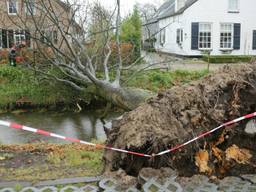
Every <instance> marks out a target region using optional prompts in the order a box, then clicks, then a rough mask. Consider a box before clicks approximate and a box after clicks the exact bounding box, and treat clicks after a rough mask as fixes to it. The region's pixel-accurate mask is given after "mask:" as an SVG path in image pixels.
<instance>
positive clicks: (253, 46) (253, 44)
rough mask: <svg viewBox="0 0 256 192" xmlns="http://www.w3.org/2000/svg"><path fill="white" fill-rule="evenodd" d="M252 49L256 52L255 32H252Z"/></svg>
mask: <svg viewBox="0 0 256 192" xmlns="http://www.w3.org/2000/svg"><path fill="white" fill-rule="evenodd" d="M252 49H253V50H256V30H254V31H253V37H252Z"/></svg>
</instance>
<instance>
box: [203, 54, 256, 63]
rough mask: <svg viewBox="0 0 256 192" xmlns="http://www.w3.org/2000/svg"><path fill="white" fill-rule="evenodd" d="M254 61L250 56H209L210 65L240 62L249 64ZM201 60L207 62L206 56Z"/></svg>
mask: <svg viewBox="0 0 256 192" xmlns="http://www.w3.org/2000/svg"><path fill="white" fill-rule="evenodd" d="M253 59H254V57H252V56H234V55H219V56H210V57H209V62H210V63H240V62H245V63H247V62H250V61H252V60H253ZM203 60H204V61H206V62H208V56H203Z"/></svg>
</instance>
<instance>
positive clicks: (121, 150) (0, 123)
mask: <svg viewBox="0 0 256 192" xmlns="http://www.w3.org/2000/svg"><path fill="white" fill-rule="evenodd" d="M253 117H256V112H254V113H251V114H248V115H245V116H242V117H239V118H237V119H235V120H232V121H229V122H227V123H224V124H222V125H220V126H219V127H216V128H215V129H212V130H211V131H207V132H205V133H202V134H200V135H198V136H197V137H195V138H194V139H191V140H189V141H187V142H186V143H183V144H181V145H177V146H175V147H173V148H171V149H168V150H166V151H163V152H160V153H158V154H153V155H147V154H144V153H138V152H134V151H128V150H124V149H118V148H114V147H111V146H107V145H101V144H95V143H90V142H87V141H83V140H79V139H75V138H71V137H66V136H62V135H58V134H55V133H51V132H48V131H44V130H41V129H35V128H32V127H27V126H24V125H20V124H17V123H10V122H7V121H1V120H0V125H2V126H5V127H10V128H12V129H20V130H24V131H28V132H32V133H36V134H40V135H44V136H49V137H54V138H58V139H62V140H66V141H71V142H73V143H80V144H85V145H88V146H94V147H97V148H102V149H107V150H112V151H117V152H120V153H127V154H131V155H136V156H140V157H149V158H152V157H156V156H162V155H165V154H167V153H171V152H174V151H176V150H178V149H180V148H182V147H185V146H186V145H188V144H190V143H193V142H195V141H197V140H199V139H201V138H203V137H205V136H208V135H210V134H212V133H214V132H216V131H218V130H219V129H221V128H223V127H226V126H229V125H232V124H235V123H238V122H240V121H242V120H245V119H250V118H253Z"/></svg>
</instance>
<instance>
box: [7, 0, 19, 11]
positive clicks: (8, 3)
mask: <svg viewBox="0 0 256 192" xmlns="http://www.w3.org/2000/svg"><path fill="white" fill-rule="evenodd" d="M10 1H15V4H16V13H10ZM7 12H8V15H17V14H18V0H7Z"/></svg>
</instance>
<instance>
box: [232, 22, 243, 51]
mask: <svg viewBox="0 0 256 192" xmlns="http://www.w3.org/2000/svg"><path fill="white" fill-rule="evenodd" d="M240 39H241V24H240V23H234V44H233V45H234V47H233V48H234V49H237V50H238V49H240Z"/></svg>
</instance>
